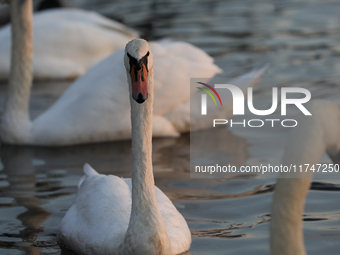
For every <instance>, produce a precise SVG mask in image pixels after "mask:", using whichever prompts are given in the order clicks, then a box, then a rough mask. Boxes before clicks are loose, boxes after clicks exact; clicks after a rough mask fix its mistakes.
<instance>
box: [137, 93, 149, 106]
mask: <svg viewBox="0 0 340 255" xmlns="http://www.w3.org/2000/svg"><path fill="white" fill-rule="evenodd" d="M147 98H148V95H146V97H145V98H144V97H143V95H142V93H139V94H138V96H137V98H135V97H133V99H134V100H135V101H136V102H137V103H139V104H142V103H144V101H145V100H146V99H147Z"/></svg>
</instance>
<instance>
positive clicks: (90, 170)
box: [78, 163, 98, 189]
mask: <svg viewBox="0 0 340 255" xmlns="http://www.w3.org/2000/svg"><path fill="white" fill-rule="evenodd" d="M94 175H98V173H97V171H96V170H94V169H93V168H92V167H91V166H90V165H89V164H87V163H86V164H85V165H84V176H83V177H81V178H80V181H79V183H78V189H80V186H81V184H82V183H83V182H84V181H85V179H86V178H88V177H90V176H94Z"/></svg>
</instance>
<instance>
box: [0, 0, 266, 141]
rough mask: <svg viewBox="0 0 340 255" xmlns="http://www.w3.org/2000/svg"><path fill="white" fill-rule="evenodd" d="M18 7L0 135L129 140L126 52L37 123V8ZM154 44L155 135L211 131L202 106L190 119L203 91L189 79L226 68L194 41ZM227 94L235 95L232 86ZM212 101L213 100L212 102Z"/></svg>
mask: <svg viewBox="0 0 340 255" xmlns="http://www.w3.org/2000/svg"><path fill="white" fill-rule="evenodd" d="M11 5H12V8H11V9H12V12H13V15H12V16H13V18H12V20H13V24H12V28H13V38H14V40H13V51H12V63H13V65H12V70H11V78H10V83H9V90H8V95H7V98H6V102H5V109H4V114H3V118H2V122H1V126H0V128H1V130H0V131H1V132H0V138H1V140H2V141H3V142H5V143H12V144H30V145H49V146H52V145H74V144H82V143H93V142H104V141H115V140H123V139H130V138H131V124H130V121H129V115H130V110H129V105H128V102H127V101H126V100H124V98H126V97H127V95H128V89H127V88H126V86H124V84H126V82H127V81H126V75H125V70H124V67H123V65H122V64H121V61H122V59H123V56H124V50H123V49H121V50H118V51H116V52H115V53H113V54H112V55H110V56H109V57H107V58H106V59H105V60H103V61H101V62H100V63H99V64H97V65H96V66H94V67H93V68H91V70H89V71H88V72H87V73H86V74H85V75H84V76H82V77H80V78H79V79H78V80H77V81H76V82H75V83H73V84H72V85H71V86H70V87H69V88H68V89H67V90H66V91H65V92H64V94H63V95H62V96H61V97H60V98H59V99H58V101H57V102H56V103H55V104H54V105H53V106H52V107H50V108H49V109H48V110H47V111H45V112H44V113H43V114H41V115H40V116H38V117H37V118H35V119H34V120H33V121H31V120H30V118H29V109H28V105H29V96H30V89H31V61H32V36H31V29H32V28H31V25H30V24H31V23H30V22H27V21H29V19H27V18H26V16H28V15H31V9H27V8H21V7H20V3H18V2H17V0H13V1H12V2H11ZM23 7H25V5H24V6H23ZM18 14H19V15H18ZM150 45H151V48H152V51H153V54H154V61H155V94H156V97H155V98H156V100H155V103H154V105H155V110H154V117H153V136H155V137H177V136H179V135H180V133H183V132H188V131H189V130H190V125H191V124H192V128H193V129H194V130H198V129H202V128H207V127H206V126H204V125H205V123H203V124H202V123H200V122H199V121H196V118H195V117H196V116H197V117H198V116H200V112H199V111H198V112H192V114H191V119H190V114H189V113H190V100H198V102H200V101H199V100H200V93H198V92H197V93H195V94H193V95H192V97H191V94H190V87H189V84H190V77H206V78H211V77H213V76H214V75H215V74H217V73H220V72H221V69H219V68H218V67H217V66H216V65H215V64H214V63H213V59H212V58H211V57H210V56H208V55H207V54H206V53H205V52H203V51H202V50H200V49H198V48H196V47H194V46H192V45H190V44H188V43H184V42H173V41H168V40H163V41H160V42H152V43H150ZM264 70H265V69H261V70H258V71H254V72H251V73H249V74H246V75H243V76H241V78H239V79H235V80H233V81H231V83H232V84H234V85H239V86H240V87H241V88H242V89H243V90H245V89H246V88H247V86H253V85H254V84H255V83H256V82H257V81H258V80H259V78H260V77H261V76H262V74H263V72H264ZM245 78H247V79H245ZM186 84H188V85H186ZM221 93H226V94H228V91H227V90H225V91H224V92H221ZM221 96H223V95H221ZM209 103H212V102H209V100H208V104H209ZM211 108H212V111H216V112H215V113H214V114H216V115H219V114H222V113H226V114H223V117H224V118H226V117H228V116H227V113H228V114H231V109H232V107H231V105H230V104H226V106H225V107H223V108H222V107H211ZM229 116H230V115H229ZM197 119H199V118H197ZM118 120H119V121H118Z"/></svg>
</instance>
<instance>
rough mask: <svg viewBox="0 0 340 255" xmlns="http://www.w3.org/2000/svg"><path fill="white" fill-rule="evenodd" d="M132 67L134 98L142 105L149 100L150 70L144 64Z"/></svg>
mask: <svg viewBox="0 0 340 255" xmlns="http://www.w3.org/2000/svg"><path fill="white" fill-rule="evenodd" d="M131 67H132V68H131V71H130V75H131V82H132V98H133V99H134V100H135V101H136V102H137V103H139V104H141V103H143V102H144V101H145V100H146V99H147V98H148V80H147V79H148V70H147V68H146V66H145V65H144V63H140V65H137V66H136V65H132V66H131Z"/></svg>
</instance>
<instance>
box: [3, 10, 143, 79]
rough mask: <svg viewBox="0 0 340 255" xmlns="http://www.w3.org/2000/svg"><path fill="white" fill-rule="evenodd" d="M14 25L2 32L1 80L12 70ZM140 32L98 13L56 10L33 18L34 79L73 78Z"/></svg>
mask: <svg viewBox="0 0 340 255" xmlns="http://www.w3.org/2000/svg"><path fill="white" fill-rule="evenodd" d="M10 30H11V26H10V25H7V26H5V27H4V28H2V29H1V30H0V56H1V58H0V79H7V78H8V76H9V70H10V52H11V50H10V49H11V31H10ZM136 37H138V33H137V32H135V31H134V30H132V29H130V28H128V27H126V26H125V25H123V24H121V23H119V22H116V21H113V20H110V19H108V18H105V17H103V16H101V15H99V14H97V13H95V12H90V11H85V10H80V9H79V10H78V9H53V10H48V11H43V12H38V13H36V14H35V15H34V16H33V38H34V58H33V77H34V78H35V79H74V78H76V77H78V76H80V75H82V74H84V73H85V72H86V71H87V70H88V69H89V68H90V67H92V66H93V65H94V64H96V63H97V62H99V61H100V60H102V59H103V58H105V57H106V56H108V55H109V54H111V53H112V52H114V51H115V50H118V49H120V48H122V47H124V46H125V44H126V43H127V42H128V41H130V40H131V39H133V38H136Z"/></svg>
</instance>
